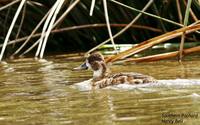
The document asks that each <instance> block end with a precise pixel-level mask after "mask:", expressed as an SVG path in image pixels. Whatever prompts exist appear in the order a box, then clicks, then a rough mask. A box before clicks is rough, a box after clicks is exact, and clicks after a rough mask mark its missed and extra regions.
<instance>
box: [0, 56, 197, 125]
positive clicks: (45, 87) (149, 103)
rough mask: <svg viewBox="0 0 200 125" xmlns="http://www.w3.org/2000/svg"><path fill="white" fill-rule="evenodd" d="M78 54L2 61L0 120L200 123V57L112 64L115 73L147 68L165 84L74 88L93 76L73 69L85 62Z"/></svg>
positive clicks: (5, 124)
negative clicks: (179, 60)
mask: <svg viewBox="0 0 200 125" xmlns="http://www.w3.org/2000/svg"><path fill="white" fill-rule="evenodd" d="M77 58H79V57H78V56H76V55H66V56H60V57H55V56H54V57H49V58H47V61H44V60H43V61H36V60H34V59H17V60H12V61H8V62H7V64H0V124H2V125H14V124H16V125H29V124H34V125H35V124H38V125H43V124H45V125H47V124H48V125H62V124H72V125H133V124H134V125H135V124H142V125H159V124H184V125H199V123H200V106H199V104H200V58H199V57H198V56H197V57H195V58H194V59H193V60H191V59H186V60H185V61H184V62H183V65H180V64H179V63H177V61H173V60H171V61H161V62H153V63H141V64H133V65H112V66H111V69H112V71H113V72H128V71H134V72H139V73H144V74H148V75H152V76H154V77H155V78H157V79H160V81H162V84H160V85H157V86H138V87H137V86H134V87H133V88H132V89H124V88H123V89H120V87H118V89H101V90H87V91H84V90H81V89H80V88H76V87H72V86H73V84H75V83H78V82H81V81H85V80H88V79H89V78H90V77H91V72H90V71H84V72H75V71H71V69H72V68H73V67H76V66H77V65H79V64H80V63H81V62H80V61H76V59H77ZM189 60H190V61H189ZM165 83H166V84H165ZM129 88H130V87H129Z"/></svg>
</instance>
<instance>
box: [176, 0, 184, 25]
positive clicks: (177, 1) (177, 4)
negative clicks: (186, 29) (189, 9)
mask: <svg viewBox="0 0 200 125" xmlns="http://www.w3.org/2000/svg"><path fill="white" fill-rule="evenodd" d="M176 8H177V11H178V18H179V22H180V23H181V24H182V23H183V16H182V13H181V6H180V2H179V0H176Z"/></svg>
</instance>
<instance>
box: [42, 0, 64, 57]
mask: <svg viewBox="0 0 200 125" xmlns="http://www.w3.org/2000/svg"><path fill="white" fill-rule="evenodd" d="M58 1H59V4H58V6H57V8H56V10H55V12H54V14H53V17H52V19H51V21H50V23H49V26H48V29H47V31H46V33H45V37H44V41H43V45H42V48H41V52H40V58H43V55H44V50H45V48H46V44H47V40H48V38H49V35H50V33H51V30H52V29H53V24H54V22H55V20H56V17H57V15H58V13H59V11H60V10H61V7H62V5H63V3H64V2H65V0H58Z"/></svg>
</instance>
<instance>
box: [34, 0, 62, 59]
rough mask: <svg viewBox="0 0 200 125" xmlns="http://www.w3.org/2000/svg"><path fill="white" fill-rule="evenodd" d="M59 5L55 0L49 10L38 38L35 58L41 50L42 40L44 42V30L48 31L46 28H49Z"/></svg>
mask: <svg viewBox="0 0 200 125" xmlns="http://www.w3.org/2000/svg"><path fill="white" fill-rule="evenodd" d="M58 5H59V1H58V0H57V1H56V3H55V4H54V5H53V7H52V8H51V11H50V13H49V15H48V17H47V19H46V21H45V23H44V26H43V29H42V34H41V37H40V42H39V45H38V48H37V51H36V53H35V57H38V55H39V54H40V52H41V48H42V44H43V40H44V36H45V33H46V30H47V29H48V26H49V23H50V21H51V19H52V17H53V15H54V13H55V11H56V8H57V7H58Z"/></svg>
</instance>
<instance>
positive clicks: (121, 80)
mask: <svg viewBox="0 0 200 125" xmlns="http://www.w3.org/2000/svg"><path fill="white" fill-rule="evenodd" d="M152 82H156V80H155V79H154V78H153V77H151V76H148V75H143V74H140V73H134V72H130V73H116V74H112V75H109V76H108V77H106V78H103V79H102V80H99V81H97V82H95V86H98V87H99V88H104V87H107V86H111V85H118V84H143V83H152Z"/></svg>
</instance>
